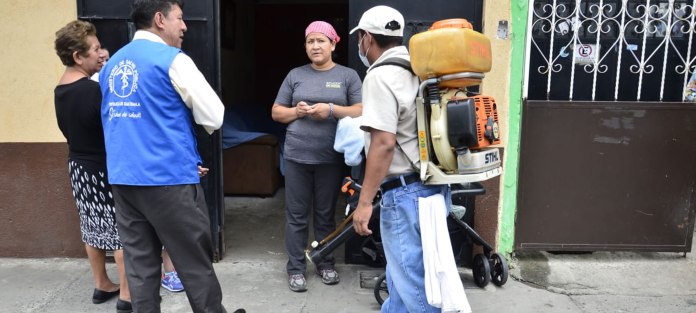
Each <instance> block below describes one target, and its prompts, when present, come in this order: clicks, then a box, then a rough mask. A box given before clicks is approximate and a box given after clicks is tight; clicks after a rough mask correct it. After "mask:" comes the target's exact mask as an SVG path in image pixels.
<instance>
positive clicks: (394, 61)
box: [372, 57, 420, 173]
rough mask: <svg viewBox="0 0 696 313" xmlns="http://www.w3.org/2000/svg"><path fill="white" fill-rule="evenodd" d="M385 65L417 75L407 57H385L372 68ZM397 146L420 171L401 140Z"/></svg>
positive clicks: (418, 171)
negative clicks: (402, 145)
mask: <svg viewBox="0 0 696 313" xmlns="http://www.w3.org/2000/svg"><path fill="white" fill-rule="evenodd" d="M383 65H395V66H398V67H401V68H403V69H405V70H407V71H409V72H411V75H413V76H416V73H414V72H413V69H412V68H411V62H409V61H408V60H406V59H402V58H397V57H393V58H388V59H385V60H384V61H382V62H380V63H379V64H375V66H373V67H372V68H373V69H374V68H376V67H380V66H383ZM397 111H398V108H397ZM397 115H398V113H397ZM396 148H397V149H398V150H399V151H401V153H403V154H404V156H405V157H406V159H408V161H409V162H410V163H411V168H412V169H413V170H414V171H415V172H416V173H420V167H418V166H417V165H416V162H414V161H413V160H411V158H410V157H408V154H406V151H404V149H403V148H401V144H399V141H398V140H397V141H396Z"/></svg>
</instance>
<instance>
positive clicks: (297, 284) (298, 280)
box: [288, 274, 307, 292]
mask: <svg viewBox="0 0 696 313" xmlns="http://www.w3.org/2000/svg"><path fill="white" fill-rule="evenodd" d="M288 287H290V290H292V291H294V292H303V291H307V280H305V277H304V275H303V274H291V275H288Z"/></svg>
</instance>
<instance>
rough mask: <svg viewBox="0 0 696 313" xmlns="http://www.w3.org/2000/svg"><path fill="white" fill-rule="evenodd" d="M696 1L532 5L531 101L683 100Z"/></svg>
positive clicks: (694, 65)
mask: <svg viewBox="0 0 696 313" xmlns="http://www.w3.org/2000/svg"><path fill="white" fill-rule="evenodd" d="M695 7H696V0H657V1H656V0H653V1H651V0H647V1H637V0H554V1H538V0H537V1H534V0H532V1H530V10H529V18H528V23H529V25H528V31H530V33H529V35H528V37H527V55H528V60H529V62H527V66H528V68H527V69H526V79H525V80H526V82H527V83H526V85H525V89H524V96H525V98H527V99H530V100H591V101H602V100H604V101H607V100H608V101H641V100H643V101H681V100H683V97H684V96H683V90H684V87H685V85H686V82H687V80H688V78H689V77H690V73H691V72H694V70H696V50H695V49H694V48H695V43H694V32H695V29H696V28H695V18H696V13H695V12H696V10H695Z"/></svg>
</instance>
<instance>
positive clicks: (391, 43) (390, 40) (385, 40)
mask: <svg viewBox="0 0 696 313" xmlns="http://www.w3.org/2000/svg"><path fill="white" fill-rule="evenodd" d="M365 33H366V32H365V31H364V30H362V29H358V34H360V36H361V37H362V36H365ZM370 35H372V37H373V38H374V39H375V42H377V46H378V47H380V48H382V49H388V48H392V47H396V46H401V45H403V44H404V37H401V36H387V35H379V34H373V33H370Z"/></svg>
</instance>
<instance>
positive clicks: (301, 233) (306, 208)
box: [285, 160, 343, 274]
mask: <svg viewBox="0 0 696 313" xmlns="http://www.w3.org/2000/svg"><path fill="white" fill-rule="evenodd" d="M342 171H343V166H342V165H341V164H318V165H309V164H300V163H296V162H292V161H288V160H285V205H286V210H285V218H286V222H285V249H286V250H287V252H288V264H287V272H288V274H302V273H304V272H305V271H306V270H307V264H306V261H305V256H304V249H305V248H306V247H307V240H308V238H307V237H308V236H309V214H310V213H312V212H313V213H314V216H313V220H314V224H313V228H314V239H315V240H317V241H319V240H321V239H324V237H326V236H327V235H329V234H330V233H331V232H333V231H334V229H336V219H335V214H336V213H335V212H336V210H335V209H336V200H337V198H338V192H339V190H340V188H341V178H342V177H341V175H342ZM333 267H334V257H333V254H331V255H329V256H327V257H326V258H324V260H323V261H322V262H321V263H320V264H317V268H318V269H326V268H333Z"/></svg>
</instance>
